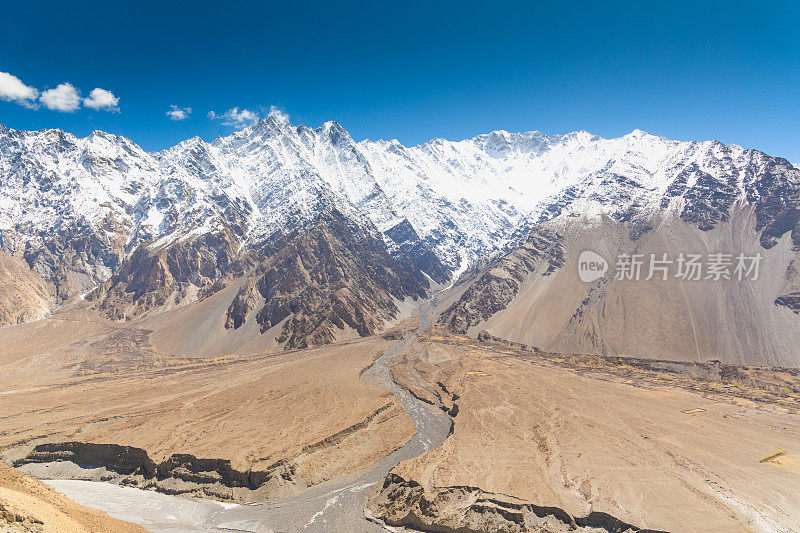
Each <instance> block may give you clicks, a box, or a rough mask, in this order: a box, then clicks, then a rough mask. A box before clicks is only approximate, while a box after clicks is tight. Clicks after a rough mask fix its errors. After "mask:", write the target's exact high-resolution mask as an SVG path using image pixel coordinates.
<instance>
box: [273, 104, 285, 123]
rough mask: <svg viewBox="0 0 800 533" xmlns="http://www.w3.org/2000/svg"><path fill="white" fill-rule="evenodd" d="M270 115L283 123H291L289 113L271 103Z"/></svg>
mask: <svg viewBox="0 0 800 533" xmlns="http://www.w3.org/2000/svg"><path fill="white" fill-rule="evenodd" d="M268 116H270V117H274V118H275V120H277V121H278V122H280V123H281V124H288V123H289V113H287V112H286V111H283V110H281V109H278V108H277V107H276V106H274V105H271V106H269V115H268Z"/></svg>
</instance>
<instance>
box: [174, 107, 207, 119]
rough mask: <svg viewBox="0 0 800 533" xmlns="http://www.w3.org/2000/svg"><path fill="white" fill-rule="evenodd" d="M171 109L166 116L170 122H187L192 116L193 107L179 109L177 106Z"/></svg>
mask: <svg viewBox="0 0 800 533" xmlns="http://www.w3.org/2000/svg"><path fill="white" fill-rule="evenodd" d="M169 107H170V109H169V111H167V113H166V114H167V116H168V117H169V119H170V120H186V119H187V118H189V115H191V114H192V108H191V107H178V106H176V105H171V106H169ZM212 113H213V111H212Z"/></svg>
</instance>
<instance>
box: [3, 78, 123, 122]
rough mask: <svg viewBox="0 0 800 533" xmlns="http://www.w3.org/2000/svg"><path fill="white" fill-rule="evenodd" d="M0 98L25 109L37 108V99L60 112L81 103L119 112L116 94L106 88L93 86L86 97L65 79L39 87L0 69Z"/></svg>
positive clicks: (67, 110) (90, 106)
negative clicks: (43, 87) (42, 89)
mask: <svg viewBox="0 0 800 533" xmlns="http://www.w3.org/2000/svg"><path fill="white" fill-rule="evenodd" d="M0 100H5V101H7V102H14V103H17V104H19V105H21V106H23V107H27V108H28V109H38V108H39V107H40V106H39V104H40V103H41V104H43V105H44V107H46V108H47V109H50V110H53V111H60V112H62V113H71V112H73V111H77V110H78V109H80V107H81V104H83V106H84V107H87V108H89V109H95V110H98V111H113V112H119V98H118V97H116V96H115V95H114V93H112V92H111V91H109V90H107V89H101V88H100V87H95V88H94V89H92V91H91V92H90V93H89V96H88V97H87V98H81V94H80V91H79V90H78V89H77V88H76V87H75V86H74V85H72V84H71V83H68V82H64V83H59V84H58V85H57V86H56V87H55V88H52V89H47V90H45V91H39V90H38V89H36V88H35V87H31V86H29V85H26V84H25V83H23V82H22V80H20V79H19V78H18V77H16V76H14V75H13V74H11V73H9V72H0Z"/></svg>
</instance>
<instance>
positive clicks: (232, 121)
mask: <svg viewBox="0 0 800 533" xmlns="http://www.w3.org/2000/svg"><path fill="white" fill-rule="evenodd" d="M263 117H273V118H274V119H275V120H277V121H278V122H280V123H281V124H288V123H289V114H288V113H286V112H285V111H283V110H281V109H279V108H278V107H276V106H274V105H273V106H270V107H269V110H268V111H265V110H264V108H260V109H257V110H252V109H245V108H242V109H239V108H238V107H232V108H230V109H228V110H227V111H225V112H224V113H221V114H220V113H216V112H214V111H209V112H208V118H209V119H211V120H219V121H220V122H221V123H222V124H224V125H225V126H240V127H242V126H249V125H251V124H254V123H255V122H258V120H259V119H261V118H263Z"/></svg>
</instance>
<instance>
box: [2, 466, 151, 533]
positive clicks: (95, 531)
mask: <svg viewBox="0 0 800 533" xmlns="http://www.w3.org/2000/svg"><path fill="white" fill-rule="evenodd" d="M0 531H3V532H8V533H144V531H145V530H144V529H142V528H141V527H138V526H136V525H134V524H130V523H126V522H123V521H121V520H115V519H113V518H111V517H110V516H108V515H107V514H105V513H103V512H100V511H96V510H94V509H89V508H87V507H83V506H81V505H78V504H76V503H75V502H73V501H72V500H70V499H69V498H67V497H66V496H64V495H63V494H61V493H60V492H58V491H57V490H54V489H52V488H50V487H48V486H47V485H45V484H44V483H42V482H41V481H38V480H36V479H34V478H32V477H29V476H26V475H25V474H22V473H20V472H18V471H17V470H14V469H13V468H10V467H9V466H7V465H5V464H3V463H2V462H0Z"/></svg>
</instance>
